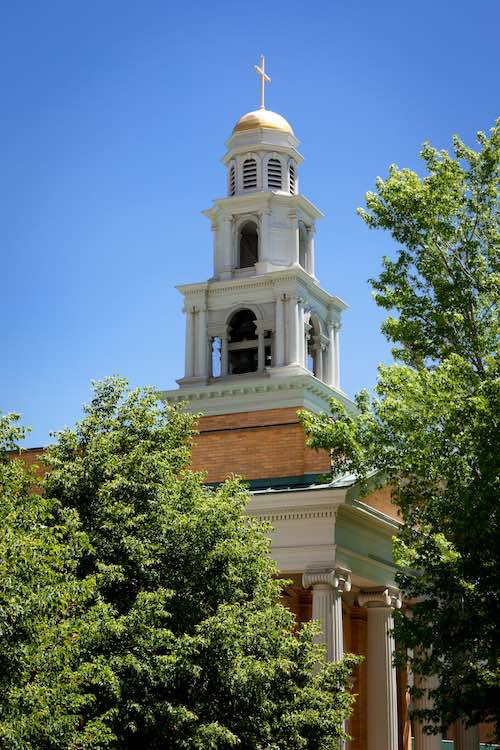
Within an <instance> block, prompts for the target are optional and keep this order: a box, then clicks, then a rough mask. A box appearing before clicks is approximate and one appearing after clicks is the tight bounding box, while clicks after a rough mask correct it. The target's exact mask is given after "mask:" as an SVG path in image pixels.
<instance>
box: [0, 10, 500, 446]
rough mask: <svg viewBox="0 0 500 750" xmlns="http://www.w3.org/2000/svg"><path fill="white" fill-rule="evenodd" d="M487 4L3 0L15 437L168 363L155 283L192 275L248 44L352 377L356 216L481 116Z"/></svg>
mask: <svg viewBox="0 0 500 750" xmlns="http://www.w3.org/2000/svg"><path fill="white" fill-rule="evenodd" d="M499 16H500V6H499V4H498V0H497V1H496V2H493V0H483V2H481V3H471V2H470V1H468V2H464V1H461V0H449V1H447V0H433V1H432V2H430V1H429V0H419V1H418V2H409V3H408V2H407V3H403V2H401V0H397V2H396V1H394V0H385V2H381V3H373V2H363V1H362V2H357V3H354V2H345V0H344V2H339V1H338V0H316V1H315V2H310V3H304V2H297V1H296V0H289V1H288V2H281V1H280V0H275V1H274V2H266V3H259V2H252V3H250V2H247V3H241V2H240V3H237V2H228V1H227V0H219V1H218V2H190V3H178V2H175V3H174V2H170V0H161V2H160V1H159V0H158V1H156V2H151V1H150V0H141V2H129V1H128V0H120V2H118V1H117V0H106V1H105V2H102V0H100V1H99V2H97V1H96V0H85V1H83V0H77V1H75V2H67V0H50V2H46V3H42V2H39V1H38V0H37V1H36V2H34V1H29V0H28V2H23V3H3V5H2V18H1V23H2V31H1V45H0V91H1V94H0V138H1V140H0V143H1V152H2V157H1V168H0V193H1V198H0V249H1V257H2V263H1V277H2V293H1V296H0V304H1V308H2V310H1V312H2V341H1V348H0V358H1V359H0V409H1V410H2V411H4V412H5V411H10V410H15V411H19V412H21V413H22V414H23V416H24V421H25V423H26V424H29V425H31V426H32V427H33V432H32V433H31V436H30V438H29V440H28V441H27V443H26V444H27V445H30V446H35V445H43V444H45V443H47V442H48V440H49V432H50V431H52V430H57V429H60V428H62V427H63V426H65V425H70V424H72V423H74V421H75V420H76V419H77V418H78V417H79V415H80V412H81V404H82V403H83V402H84V401H86V400H88V397H89V393H90V391H89V383H90V380H91V379H92V378H102V377H104V376H106V375H108V374H112V373H120V374H123V375H125V376H127V377H128V378H129V379H130V381H131V383H132V384H133V385H145V384H150V385H156V386H158V387H161V388H171V387H173V386H174V385H175V379H176V378H178V377H180V376H181V375H182V371H183V356H184V355H183V348H184V326H183V320H182V314H181V298H180V296H179V294H178V293H177V292H176V291H175V289H174V285H175V284H179V283H185V282H188V281H202V280H205V279H206V278H207V277H209V276H210V274H211V259H212V247H211V231H210V227H209V223H208V221H207V220H206V219H205V218H204V217H202V216H201V214H200V211H201V210H202V209H204V208H208V207H209V206H210V204H211V201H212V199H213V198H216V197H220V196H222V195H223V194H224V191H225V174H224V169H223V167H222V165H221V164H220V161H219V158H220V156H221V155H222V154H223V152H224V141H225V140H226V138H227V137H228V136H229V134H230V132H231V129H232V126H233V124H234V122H235V121H236V120H237V119H238V117H239V116H240V115H242V114H243V113H244V112H247V111H248V110H252V109H254V108H256V107H257V105H258V81H257V77H256V75H255V74H254V72H253V69H252V66H253V64H254V63H255V62H257V59H258V55H259V53H261V52H263V53H264V54H265V55H266V61H267V66H268V69H269V72H270V74H271V76H272V78H273V82H272V85H271V87H270V89H269V91H268V94H267V102H266V103H267V106H268V107H269V108H270V109H274V110H275V111H277V112H279V113H281V114H283V115H284V116H285V117H286V118H287V119H288V120H289V121H290V122H291V123H292V125H293V127H294V129H295V132H296V134H297V136H298V137H299V138H300V140H301V151H302V153H303V154H304V156H305V162H304V164H303V167H302V169H301V191H302V192H303V193H304V194H305V195H306V196H307V197H308V198H309V199H310V200H312V201H313V203H315V204H316V205H317V206H318V207H319V208H320V209H321V210H323V211H324V213H325V214H326V218H325V219H324V220H323V221H322V222H321V223H320V225H319V226H318V234H317V243H316V256H317V270H318V276H319V278H320V281H321V283H322V285H323V286H324V287H326V288H327V289H328V290H329V291H331V292H332V293H335V294H337V295H338V296H340V297H342V298H343V299H344V300H345V301H346V302H348V303H349V304H350V306H351V307H350V309H349V311H348V312H347V313H346V315H345V319H344V320H345V323H344V328H343V330H342V338H341V347H342V349H341V356H342V370H341V372H342V383H343V387H344V389H345V390H346V391H347V393H349V394H351V395H352V394H353V393H354V392H355V391H357V390H358V389H359V388H361V387H363V386H367V387H372V386H373V384H374V382H375V378H376V367H377V364H378V363H379V362H382V361H389V359H390V355H389V350H388V347H387V345H386V343H385V342H384V340H383V339H382V337H381V335H380V333H379V325H380V321H381V319H382V314H381V312H379V311H378V310H377V309H376V307H375V305H374V303H373V301H372V299H371V292H370V288H369V286H368V284H367V279H368V278H369V277H370V276H373V275H376V274H377V273H378V271H379V268H380V258H381V256H382V255H383V254H384V253H388V252H391V242H390V239H389V237H386V236H384V235H383V234H380V233H374V232H369V231H368V230H367V229H366V228H365V227H364V225H363V224H362V222H361V221H360V219H359V218H358V217H357V216H356V213H355V209H356V207H357V206H359V205H362V203H363V196H364V193H365V192H366V191H367V190H369V189H370V188H371V187H372V186H373V184H374V179H375V177H376V176H377V175H385V174H386V172H387V167H388V165H389V164H390V163H391V162H396V163H397V164H399V165H400V166H409V167H412V168H418V166H419V165H418V158H417V154H418V151H419V148H420V146H421V144H422V143H423V141H424V140H426V139H429V140H431V141H432V142H433V144H434V145H436V146H438V147H448V146H449V144H450V136H451V134H452V133H459V134H460V135H461V136H462V137H463V138H464V139H465V140H466V141H467V142H469V143H471V144H472V143H473V142H474V134H475V132H476V131H477V130H479V129H483V130H484V129H488V128H490V127H491V126H492V124H493V122H494V119H495V116H496V115H497V114H498V112H497V111H496V108H495V105H496V96H495V94H496V91H497V89H496V86H497V83H498V64H497V59H498V58H497V50H498V29H499V20H500V19H499Z"/></svg>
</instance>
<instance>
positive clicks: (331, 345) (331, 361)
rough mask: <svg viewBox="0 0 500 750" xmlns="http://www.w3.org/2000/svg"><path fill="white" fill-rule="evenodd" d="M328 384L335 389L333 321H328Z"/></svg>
mask: <svg viewBox="0 0 500 750" xmlns="http://www.w3.org/2000/svg"><path fill="white" fill-rule="evenodd" d="M326 361H327V367H326V382H327V383H328V385H333V386H334V387H335V388H337V387H338V385H337V384H336V383H335V330H334V324H333V323H332V321H328V351H327V360H326Z"/></svg>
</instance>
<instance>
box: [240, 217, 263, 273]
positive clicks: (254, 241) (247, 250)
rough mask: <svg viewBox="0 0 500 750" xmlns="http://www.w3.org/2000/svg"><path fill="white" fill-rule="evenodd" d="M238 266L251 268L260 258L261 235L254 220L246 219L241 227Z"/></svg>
mask: <svg viewBox="0 0 500 750" xmlns="http://www.w3.org/2000/svg"><path fill="white" fill-rule="evenodd" d="M239 235H240V236H239V248H238V268H251V267H252V266H254V265H255V264H256V263H257V261H258V260H259V235H258V232H257V225H256V224H255V222H254V221H246V222H245V223H244V224H243V226H242V227H241V229H240V233H239Z"/></svg>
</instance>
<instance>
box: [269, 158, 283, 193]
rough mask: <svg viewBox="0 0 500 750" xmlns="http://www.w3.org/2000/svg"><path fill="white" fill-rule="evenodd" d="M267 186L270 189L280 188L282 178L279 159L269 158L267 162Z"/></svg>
mask: <svg viewBox="0 0 500 750" xmlns="http://www.w3.org/2000/svg"><path fill="white" fill-rule="evenodd" d="M267 187H268V188H269V189H270V190H281V188H282V187H283V178H282V173H281V162H280V160H279V159H269V161H268V162H267Z"/></svg>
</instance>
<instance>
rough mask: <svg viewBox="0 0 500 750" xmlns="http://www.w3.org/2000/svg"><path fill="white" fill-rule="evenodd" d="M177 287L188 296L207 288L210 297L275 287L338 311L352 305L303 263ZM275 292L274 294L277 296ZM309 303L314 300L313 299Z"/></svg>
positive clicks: (198, 293) (202, 291) (279, 291)
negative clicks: (322, 284)
mask: <svg viewBox="0 0 500 750" xmlns="http://www.w3.org/2000/svg"><path fill="white" fill-rule="evenodd" d="M176 289H177V290H178V291H179V292H180V293H181V294H182V295H183V296H184V297H191V296H200V295H201V294H203V293H204V292H207V298H208V299H207V301H209V300H210V298H213V297H226V296H228V295H230V294H231V293H233V294H237V295H240V294H241V293H242V292H243V291H247V290H266V289H268V290H271V291H272V292H273V295H274V294H276V293H289V294H297V295H298V296H299V297H304V296H306V297H307V296H308V295H309V296H310V297H311V298H312V302H319V303H322V304H323V305H324V306H325V307H326V308H327V309H328V311H329V312H330V314H332V313H333V314H335V313H338V312H342V311H343V310H347V309H348V307H349V305H347V303H346V302H344V301H343V300H341V299H340V297H337V296H335V295H333V294H330V293H329V292H327V291H325V290H324V289H323V288H322V287H321V286H320V285H319V283H318V281H317V279H315V278H314V277H313V276H311V275H310V274H308V273H307V271H305V270H304V269H303V268H302V267H301V266H300V265H294V266H286V267H283V268H279V269H277V270H275V271H268V272H267V273H263V274H260V275H256V274H252V275H251V276H240V277H234V278H232V279H227V280H222V281H221V280H218V279H210V280H209V281H202V282H194V283H192V284H179V285H177V286H176ZM273 298H274V296H273V297H272V298H271V299H273ZM308 301H309V304H311V301H310V300H308Z"/></svg>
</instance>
